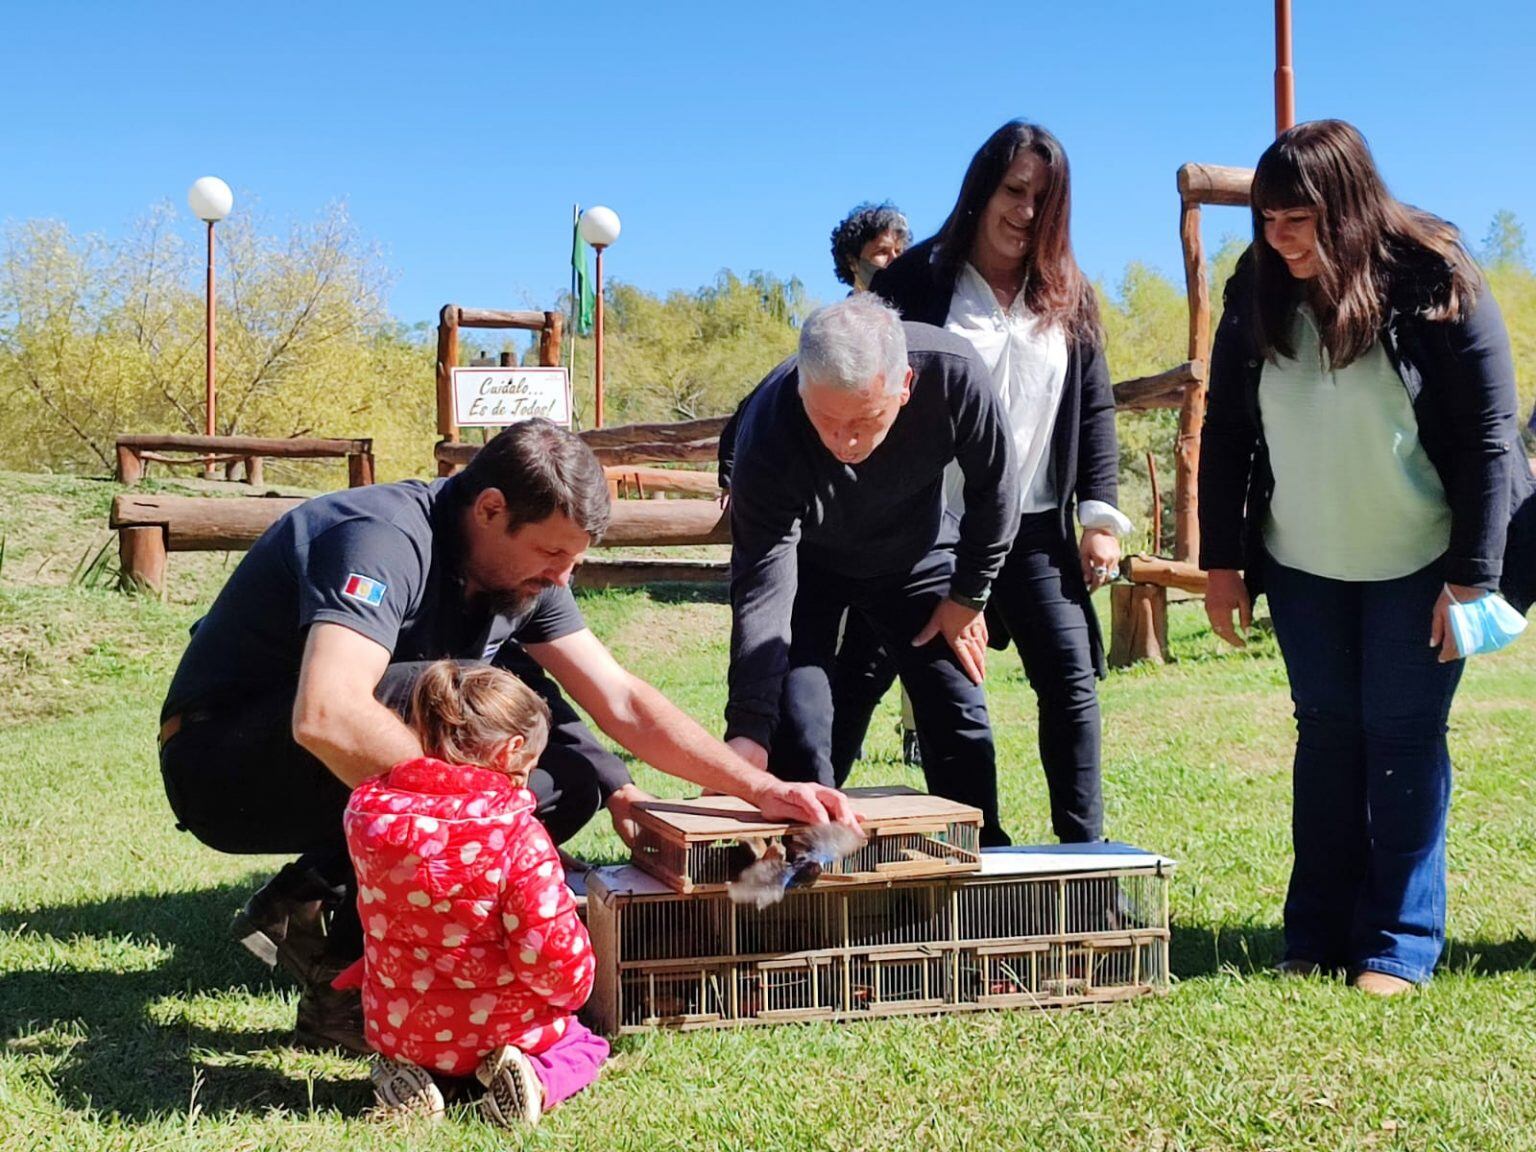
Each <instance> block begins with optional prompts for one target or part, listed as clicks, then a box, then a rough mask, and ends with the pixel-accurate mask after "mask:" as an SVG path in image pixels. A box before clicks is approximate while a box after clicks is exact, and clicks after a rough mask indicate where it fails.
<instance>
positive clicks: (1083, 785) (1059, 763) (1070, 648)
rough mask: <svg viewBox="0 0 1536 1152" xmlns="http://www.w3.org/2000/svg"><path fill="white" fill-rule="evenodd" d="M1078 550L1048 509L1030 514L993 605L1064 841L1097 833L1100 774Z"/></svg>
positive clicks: (1055, 826)
mask: <svg viewBox="0 0 1536 1152" xmlns="http://www.w3.org/2000/svg"><path fill="white" fill-rule="evenodd" d="M1079 565H1080V560H1079V558H1078V553H1077V549H1076V548H1075V547H1074V546H1073V545H1072V544H1071V543H1070V542H1069V541H1067V540H1065V539H1063V537H1062V533H1061V528H1060V521H1059V519H1058V518H1057V515H1056V513H1054V512H1039V513H1031V514H1029V515H1026V516H1024V517H1023V519H1022V520H1021V521H1020V524H1019V534H1018V536H1017V537H1016V538H1015V539H1014V542H1013V548H1012V550H1010V551H1009V553H1008V560H1007V563H1006V564H1004V566H1003V571H1002V573H1001V574H1000V575H999V576H998V578H997V580H996V581H995V582H994V583H993V585H992V602H993V604H994V605H996V607H997V609H998V611H999V612H1000V613H1001V615H1002V618H1003V622H1004V623H1005V624H1006V625H1007V628H1008V632H1009V635H1010V636H1012V638H1013V642H1014V644H1015V645H1016V646H1017V647H1018V650H1019V656H1020V658H1021V659H1022V660H1023V662H1024V674H1025V676H1026V677H1027V678H1028V680H1029V685H1030V687H1031V688H1033V689H1034V691H1035V698H1036V701H1037V702H1038V705H1039V709H1040V764H1041V767H1043V768H1044V769H1045V782H1046V787H1047V789H1048V790H1049V792H1050V801H1051V828H1052V830H1053V831H1054V832H1055V833H1056V836H1057V838H1058V839H1060V840H1061V841H1062V843H1064V844H1073V843H1082V842H1085V841H1092V840H1099V839H1102V838H1103V835H1104V799H1103V792H1102V787H1101V784H1100V777H1099V757H1100V718H1099V692H1098V681H1097V676H1096V674H1095V670H1094V660H1093V642H1092V632H1091V631H1090V630H1089V623H1088V614H1089V613H1091V612H1092V611H1093V605H1092V603H1091V602H1090V600H1089V597H1088V590H1087V588H1086V587H1085V586H1084V585H1083V581H1082V575H1081V570H1080V567H1079Z"/></svg>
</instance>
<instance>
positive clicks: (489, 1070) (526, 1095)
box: [475, 1044, 544, 1128]
mask: <svg viewBox="0 0 1536 1152" xmlns="http://www.w3.org/2000/svg"><path fill="white" fill-rule="evenodd" d="M475 1079H476V1080H478V1081H480V1083H482V1084H484V1085H485V1095H484V1096H483V1097H481V1100H480V1111H481V1112H483V1113H484V1114H485V1116H486V1118H487V1119H488V1120H491V1121H493V1122H495V1123H497V1124H500V1125H501V1126H502V1127H504V1128H515V1127H517V1126H518V1125H520V1124H529V1125H532V1124H537V1123H538V1122H539V1117H540V1116H542V1115H543V1114H544V1086H543V1085H542V1084H540V1083H539V1077H538V1074H537V1073H535V1072H534V1070H533V1065H532V1064H531V1063H530V1062H529V1060H528V1057H527V1056H526V1055H525V1054H524V1053H523V1051H522V1049H520V1048H514V1047H513V1046H512V1045H510V1044H503V1045H502V1046H501V1047H500V1048H497V1049H496V1050H495V1051H493V1052H491V1053H490V1055H488V1056H486V1058H485V1059H484V1060H482V1061H480V1067H478V1068H476V1069H475Z"/></svg>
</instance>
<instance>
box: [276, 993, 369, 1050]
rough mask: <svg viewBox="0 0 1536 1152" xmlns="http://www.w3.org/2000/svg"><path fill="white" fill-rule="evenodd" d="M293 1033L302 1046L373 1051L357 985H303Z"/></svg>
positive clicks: (361, 996)
mask: <svg viewBox="0 0 1536 1152" xmlns="http://www.w3.org/2000/svg"><path fill="white" fill-rule="evenodd" d="M293 1033H294V1039H295V1040H296V1041H297V1042H298V1044H299V1045H300V1047H303V1048H340V1049H342V1050H344V1051H347V1052H355V1053H357V1054H358V1055H360V1056H367V1055H370V1054H372V1052H373V1049H372V1048H370V1047H369V1046H368V1041H367V1040H366V1039H365V1038H364V1036H363V994H362V990H361V989H358V988H345V989H336V988H332V987H331V986H330V985H329V984H307V985H305V986H304V992H303V995H301V996H300V997H299V1015H298V1019H297V1020H296V1021H295V1022H294V1026H293Z"/></svg>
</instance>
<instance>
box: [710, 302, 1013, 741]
mask: <svg viewBox="0 0 1536 1152" xmlns="http://www.w3.org/2000/svg"><path fill="white" fill-rule="evenodd" d="M903 328H904V329H905V332H906V337H907V361H908V363H909V364H910V365H911V366H912V369H913V373H914V376H913V380H912V394H911V398H910V399H909V400H908V401H907V404H906V406H905V407H903V408H902V409H901V410H900V412H899V413H898V415H897V416H896V421H895V423H894V424H892V425H891V428H890V431H889V432H888V433H887V434H886V438H885V440H884V442H883V443H881V445H880V446H879V447H878V448H876V449H875V450H874V452H873V453H871V454H870V455H869V457H868V458H867V459H865V460H864V461H863V462H862V463H859V464H857V465H848V464H843V463H841V462H840V461H839V460H838V459H837V458H836V457H835V456H833V455H832V453H830V452H828V451H827V450H826V448H825V447H823V446H822V443H821V439H820V437H818V435H817V434H816V430H815V428H814V427H812V425H811V421H810V419H809V417H807V416H806V414H805V405H804V403H803V402H802V401H801V399H800V391H799V384H800V377H799V372H798V369H797V367H796V363H797V362H796V358H795V357H791V358H790V359H788V360H786V361H785V362H784V363H782V364H780V365H779V366H778V367H777V368H775V369H774V370H773V371H772V372H771V373H769V375H768V377H767V379H766V380H764V381H763V383H762V384H760V385H759V386H758V387H757V388H756V389H755V390H754V391H753V392H752V394H751V395H750V396H749V397H748V398H747V399H746V400H745V401H744V402H743V403H742V406H741V408H740V410H739V411H738V412H737V414H736V419H735V421H734V428H733V432H734V436H733V437H732V438H730V439H729V440H728V442H727V443H726V444H725V445H724V451H723V453H722V455H723V456H724V457H725V458H726V459H727V460H730V459H731V458H732V457H733V458H734V462H733V463H731V464H729V465H728V467H729V470H730V473H731V475H730V491H731V502H730V517H731V609H732V627H731V668H730V675H729V680H728V688H729V699H728V702H727V704H726V709H725V715H726V724H727V729H726V734H727V735H728V736H748V737H750V738H751V739H753V740H755V741H757V742H758V743H759V744H762V745H763V746H764V747H767V746H769V745H770V744H771V740H772V733H773V729H774V727H775V726H776V725H777V722H778V717H779V698H780V696H781V694H782V689H783V683H784V677H785V674H786V673H787V671H788V668H789V644H790V638H791V636H790V622H791V617H792V610H793V605H794V600H795V592H796V588H797V586H798V582H799V566H800V565H801V564H802V563H803V564H809V565H812V566H814V567H815V568H817V569H819V570H821V571H823V572H828V573H831V574H833V575H835V576H840V577H844V578H846V579H847V580H849V581H864V580H879V579H883V578H890V577H901V576H905V575H906V574H907V573H909V572H911V571H912V569H913V568H915V567H916V566H917V564H918V563H919V562H920V561H921V560H922V559H923V558H924V557H925V556H927V555H928V554H929V553H930V552H932V551H934V550H935V549H937V548H946V549H949V548H952V549H953V550H954V554H955V570H954V576H953V577H952V579H951V581H950V590H951V591H952V592H954V593H957V594H959V595H961V596H968V597H976V598H984V597H985V596H986V595H987V592H988V590H989V589H990V587H991V584H992V581H993V579H994V578H995V577H996V576H997V573H998V570H999V569H1001V568H1002V566H1003V560H1004V558H1005V557H1006V556H1007V555H1008V546H1009V545H1010V544H1011V543H1012V542H1013V536H1014V533H1015V532H1016V531H1017V530H1018V527H1019V522H1018V518H1017V515H1016V510H1017V508H1018V504H1019V492H1018V477H1017V471H1016V468H1015V465H1014V462H1013V441H1012V438H1011V437H1010V436H1009V434H1008V425H1007V421H1006V420H1005V419H1004V417H1003V413H1002V409H1001V407H1000V405H999V404H998V400H997V393H996V392H995V390H994V389H993V388H992V382H991V380H990V379H989V378H988V377H987V370H986V368H985V367H984V366H983V365H982V363H981V361H980V360H979V359H978V358H977V356H976V353H975V352H974V351H973V350H972V348H971V346H970V344H969V343H967V342H966V341H965V340H963V339H961V338H960V337H959V336H954V335H951V334H950V333H948V332H945V331H943V330H941V329H935V328H930V327H927V326H925V325H922V324H905V325H903ZM951 461H955V462H958V463H959V465H960V467H961V469H962V471H963V472H964V473H965V514H964V516H963V517H962V518H961V519H960V520H959V522H958V523H957V522H956V520H955V518H954V517H953V516H952V515H947V514H946V513H945V508H944V470H945V468H946V466H947V465H948V464H949V463H950V462H951Z"/></svg>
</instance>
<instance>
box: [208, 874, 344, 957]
mask: <svg viewBox="0 0 1536 1152" xmlns="http://www.w3.org/2000/svg"><path fill="white" fill-rule="evenodd" d="M345 897H346V889H345V887H341V886H336V885H332V884H328V883H326V881H325V880H324V878H323V877H321V876H320V874H319V873H317V872H316V871H315V870H314V869H312V868H306V867H301V866H300V865H299V864H297V863H295V864H289V865H288V866H287V867H285V868H284V869H283V870H282V871H281V872H279V873H278V874H277V875H276V876H274V877H272V879H271V880H269V881H267V883H266V884H265V885H264V886H263V887H262V888H261V889H260V890H259V891H258V892H257V893H256V894H255V895H254V896H252V897H251V898H250V900H248V901H247V902H246V905H245V907H244V908H242V909H241V910H240V911H239V912H237V913H235V920H234V923H233V924H232V925H231V926H230V934H231V935H232V936H233V937H234V938H235V939H236V940H238V941H239V942H240V943H241V944H243V945H244V946H245V947H246V948H247V949H249V950H250V952H251V954H252V955H253V956H255V957H256V958H257V959H258V960H260V961H261V962H262V963H263V964H265V965H267V967H269V968H271V967H281V968H282V969H283V971H285V972H287V973H288V974H289V975H290V976H292V977H293V978H294V979H295V980H297V981H298V982H299V983H300V984H302V985H304V986H306V987H308V986H309V985H311V984H316V983H323V984H327V985H328V984H329V983H330V981H331V979H332V978H333V977H334V976H335V975H336V973H337V972H339V971H340V970H341V969H342V968H343V967H345V963H339V962H338V961H337V959H336V958H334V957H332V956H331V955H330V954H329V952H328V948H327V945H328V943H329V927H330V920H331V916H332V914H333V913H334V911H335V910H336V908H337V906H338V905H340V903H341V902H342V900H343V899H345Z"/></svg>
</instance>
